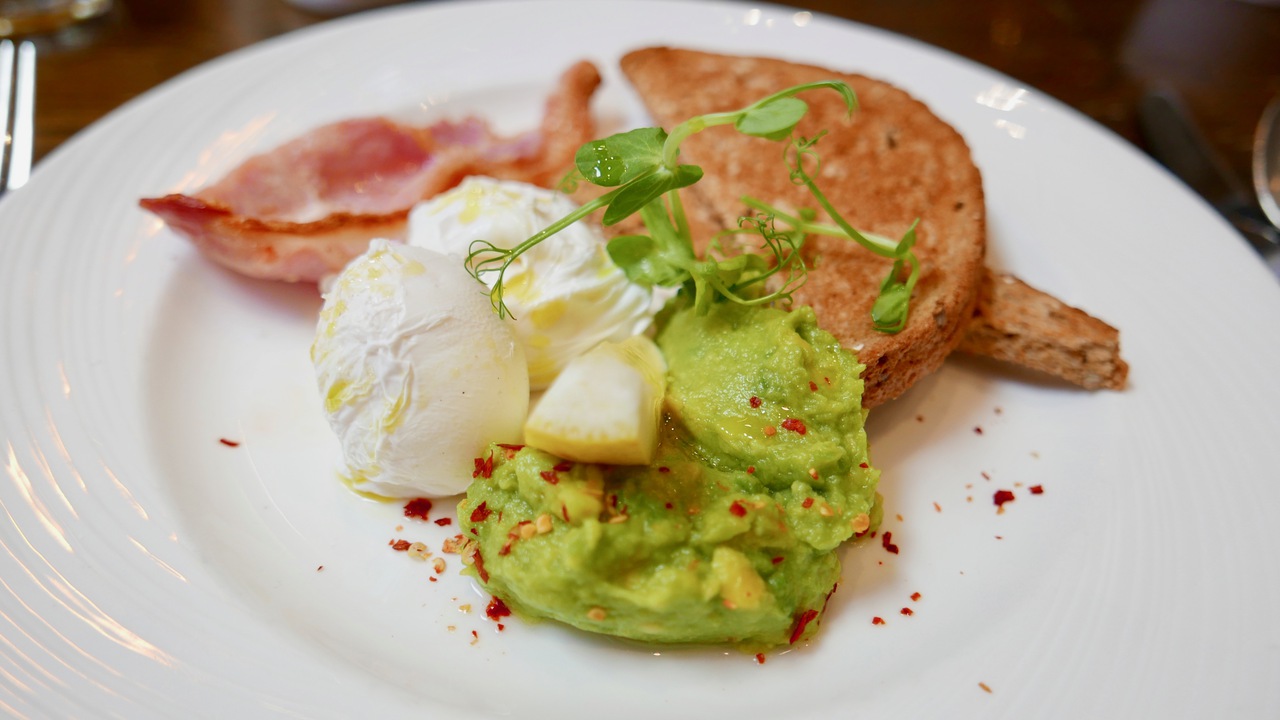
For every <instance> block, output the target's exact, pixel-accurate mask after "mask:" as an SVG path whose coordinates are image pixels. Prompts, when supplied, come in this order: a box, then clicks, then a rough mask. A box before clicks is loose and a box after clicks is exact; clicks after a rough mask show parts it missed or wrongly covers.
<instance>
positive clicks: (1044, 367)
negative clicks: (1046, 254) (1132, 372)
mask: <svg viewBox="0 0 1280 720" xmlns="http://www.w3.org/2000/svg"><path fill="white" fill-rule="evenodd" d="M957 349H958V350H960V351H962V352H966V353H971V354H975V355H984V356H986V357H992V358H995V359H997V360H1003V361H1005V362H1010V363H1013V364H1015V365H1020V366H1022V367H1026V368H1031V369H1033V370H1039V371H1040V372H1043V373H1048V374H1049V375H1053V376H1055V377H1059V378H1062V379H1063V380H1066V381H1068V382H1071V383H1074V384H1076V385H1079V386H1080V387H1083V388H1085V389H1088V390H1121V389H1123V388H1124V386H1125V383H1126V381H1127V379H1128V376H1129V365H1128V363H1126V362H1125V361H1124V359H1123V358H1121V357H1120V331H1119V330H1117V329H1115V328H1114V327H1112V326H1110V325H1108V324H1107V323H1105V322H1103V321H1101V320H1099V319H1098V318H1095V317H1093V316H1091V315H1089V314H1088V313H1086V312H1084V311H1083V310H1080V309H1079V308H1074V307H1071V306H1070V305H1067V304H1066V303H1064V302H1062V301H1061V300H1058V299H1057V298H1055V297H1053V296H1051V295H1049V294H1047V293H1044V292H1041V291H1040V290H1037V289H1035V288H1033V287H1031V286H1030V285H1027V284H1026V283H1024V282H1022V281H1021V280H1019V279H1018V278H1016V277H1014V276H1012V275H1009V274H1005V273H996V272H990V271H989V272H987V273H986V274H985V275H984V276H983V278H982V289H981V291H980V293H979V295H978V307H977V310H976V311H975V313H974V317H973V320H972V321H971V322H970V323H969V327H968V330H967V331H966V332H965V335H964V338H963V340H961V342H960V346H959V347H958V348H957Z"/></svg>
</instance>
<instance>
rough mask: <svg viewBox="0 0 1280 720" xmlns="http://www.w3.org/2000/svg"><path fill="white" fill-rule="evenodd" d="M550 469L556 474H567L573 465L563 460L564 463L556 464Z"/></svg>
mask: <svg viewBox="0 0 1280 720" xmlns="http://www.w3.org/2000/svg"><path fill="white" fill-rule="evenodd" d="M551 469H552V470H555V471H556V472H569V471H570V470H572V469H573V463H571V462H569V461H568V460H565V461H564V462H561V463H557V464H556V466H555V467H553V468H551Z"/></svg>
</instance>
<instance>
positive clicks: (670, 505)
mask: <svg viewBox="0 0 1280 720" xmlns="http://www.w3.org/2000/svg"><path fill="white" fill-rule="evenodd" d="M665 507H666V508H667V509H668V510H670V509H671V508H673V507H675V506H674V505H672V504H671V503H667V504H666V505H665Z"/></svg>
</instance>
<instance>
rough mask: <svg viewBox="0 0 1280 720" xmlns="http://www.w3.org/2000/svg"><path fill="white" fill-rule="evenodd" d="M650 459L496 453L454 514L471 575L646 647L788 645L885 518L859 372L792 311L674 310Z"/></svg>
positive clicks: (808, 319)
mask: <svg viewBox="0 0 1280 720" xmlns="http://www.w3.org/2000/svg"><path fill="white" fill-rule="evenodd" d="M657 343H658V346H659V347H660V348H661V349H662V351H663V354H664V356H665V357H666V361H667V365H668V385H667V394H666V397H665V401H664V413H663V427H662V431H661V437H660V440H659V446H658V451H657V455H656V459H655V460H654V462H653V464H652V465H649V466H626V467H623V466H615V467H609V466H601V465H590V464H578V463H571V462H567V461H564V460H561V459H560V458H557V457H555V456H552V455H549V454H547V453H545V452H542V451H540V450H537V449H534V448H532V447H523V448H518V447H512V446H501V445H494V446H492V447H491V448H490V452H489V454H488V455H487V457H485V458H482V459H480V460H478V461H477V478H476V481H475V482H473V483H472V485H471V487H470V489H469V490H468V491H467V496H466V499H465V500H463V501H462V503H461V505H460V506H459V512H458V516H459V518H460V520H461V525H462V530H463V537H464V538H466V540H465V541H464V543H465V546H464V554H465V555H467V556H469V560H470V563H471V564H470V569H469V571H470V572H471V573H472V574H473V575H475V576H476V577H477V578H478V579H479V580H480V582H481V583H482V584H483V585H484V587H485V588H486V589H487V590H488V591H489V592H491V593H492V594H493V595H494V596H495V597H496V598H499V599H501V600H502V601H503V602H505V603H506V604H507V605H508V606H509V607H510V608H511V609H512V610H513V611H514V612H515V613H516V614H517V615H520V616H524V617H536V618H551V619H554V620H558V621H561V622H564V623H567V624H569V625H572V626H574V627H577V628H581V629H583V630H587V631H591V632H597V633H605V634H608V635H615V636H620V637H624V638H631V639H635V640H640V641H646V642H660V643H732V644H735V645H738V646H739V647H742V648H744V649H750V650H753V651H754V650H756V649H766V648H769V647H773V646H777V645H783V644H787V643H794V642H797V641H799V640H802V639H805V638H807V637H809V636H810V635H811V634H812V633H813V632H814V631H815V630H816V629H817V627H818V624H819V620H820V616H821V613H822V611H823V609H824V607H825V605H826V601H827V598H828V597H829V596H830V594H831V593H832V591H834V589H835V586H836V583H837V581H838V580H839V578H840V561H839V559H838V558H837V556H836V549H837V548H838V547H839V546H840V544H841V543H843V542H844V541H846V540H848V539H849V538H850V537H853V536H855V535H859V534H862V533H865V532H867V531H868V530H871V529H874V528H875V527H876V526H877V525H878V524H879V520H880V507H879V503H878V501H877V495H876V482H877V480H878V478H879V472H878V471H877V470H875V469H874V468H872V467H871V466H870V464H869V462H868V458H867V439H866V433H865V431H864V429H863V421H864V419H865V412H864V411H863V409H862V406H861V397H862V380H861V372H862V369H863V368H862V365H860V364H859V363H858V361H857V358H856V357H855V356H854V355H853V354H852V353H850V352H849V351H847V350H844V349H842V348H841V347H840V345H839V343H838V342H837V341H836V340H835V338H833V337H832V336H831V335H830V334H828V333H827V332H825V331H823V330H821V329H819V328H818V326H817V322H816V320H815V319H814V315H813V311H812V310H811V309H809V308H807V307H802V308H798V309H795V310H793V311H790V312H787V311H783V310H778V309H773V308H764V307H748V306H743V305H738V304H734V303H717V304H715V305H713V306H712V308H711V310H710V311H709V312H708V313H706V314H704V315H701V316H699V315H696V314H695V313H694V312H693V311H692V310H691V309H683V310H678V311H676V312H674V313H672V314H670V315H669V316H668V317H666V318H665V321H664V322H663V324H662V327H661V330H660V332H659V333H658V337H657Z"/></svg>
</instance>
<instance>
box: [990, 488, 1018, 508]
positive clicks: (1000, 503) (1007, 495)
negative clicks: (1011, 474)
mask: <svg viewBox="0 0 1280 720" xmlns="http://www.w3.org/2000/svg"><path fill="white" fill-rule="evenodd" d="M993 499H994V500H995V503H996V507H1004V504H1005V503H1007V502H1013V491H1012V490H997V491H996V494H995V497H994V498H993Z"/></svg>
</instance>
